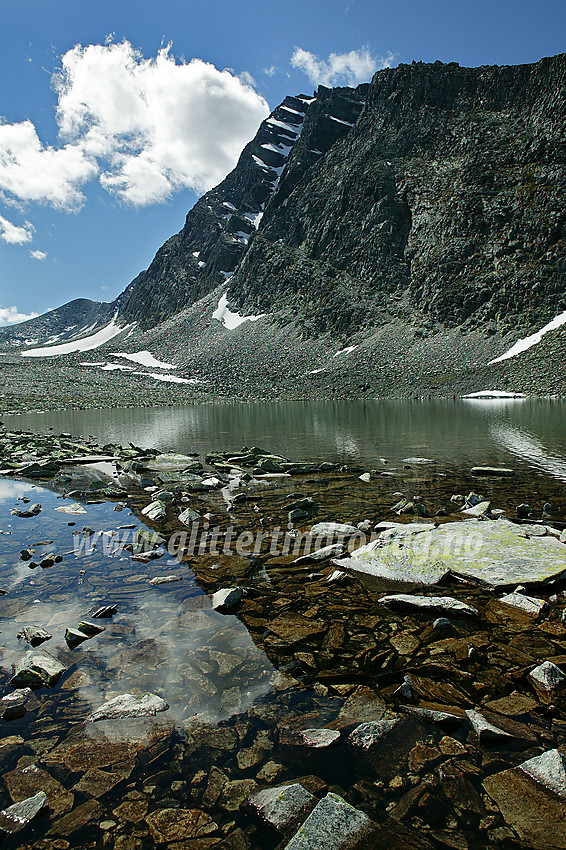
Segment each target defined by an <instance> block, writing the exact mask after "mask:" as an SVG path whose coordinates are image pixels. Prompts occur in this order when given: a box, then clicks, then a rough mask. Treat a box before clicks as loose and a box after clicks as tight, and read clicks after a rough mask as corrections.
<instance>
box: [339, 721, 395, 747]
mask: <svg viewBox="0 0 566 850" xmlns="http://www.w3.org/2000/svg"><path fill="white" fill-rule="evenodd" d="M398 723H399V718H395V719H393V720H372V721H370V722H369V723H360V725H359V726H356V728H355V729H354V731H353V732H351V733H350V735H348V741H349V742H350V743H351V744H352V745H353V746H354V747H359V748H360V749H361V750H369V749H371V748H372V747H374V746H375V745H376V744H378V743H379V742H380V741H381V740H382V739H383V738H385V737H386V735H388V734H389V732H391V731H392V730H393V729H394V728H395V726H397V724H398Z"/></svg>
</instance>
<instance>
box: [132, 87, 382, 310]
mask: <svg viewBox="0 0 566 850" xmlns="http://www.w3.org/2000/svg"><path fill="white" fill-rule="evenodd" d="M367 88H368V86H367V85H362V86H359V87H358V88H357V89H350V88H338V89H327V88H325V87H322V86H321V88H320V89H319V92H318V94H317V97H316V98H310V97H307V96H306V95H299V96H297V97H286V98H285V100H284V101H283V103H281V104H280V106H278V107H277V108H276V109H275V110H274V111H273V112H272V113H271V115H270V116H269V118H268V119H267V120H266V121H263V122H262V124H261V125H260V128H259V130H258V132H257V134H256V136H255V138H254V139H253V140H252V141H251V142H250V143H249V144H248V145H246V147H245V148H244V150H243V152H242V155H241V156H240V159H239V161H238V164H237V166H236V168H235V169H234V170H233V171H232V172H231V173H230V174H229V175H228V177H226V179H225V180H223V182H222V183H221V184H220V185H219V186H217V187H216V188H215V189H212V190H211V191H209V192H207V193H206V194H205V195H203V197H202V198H201V199H200V200H199V201H198V202H197V203H196V204H195V206H194V207H193V209H192V210H191V211H190V212H189V214H188V215H187V219H186V222H185V226H184V227H183V229H182V230H181V231H180V233H178V234H176V235H175V236H172V237H171V239H169V240H168V241H167V242H166V243H165V245H163V247H162V248H160V249H159V251H158V252H157V255H156V256H155V259H154V260H153V262H152V263H151V265H150V267H149V268H148V269H147V271H145V272H142V273H141V274H140V275H139V276H138V277H137V278H136V279H135V280H134V281H133V282H132V283H131V284H130V286H129V287H128V288H127V289H126V290H125V292H124V293H123V294H122V295H121V296H120V298H119V299H118V301H117V303H118V304H119V307H120V315H121V316H122V317H123V318H124V319H126V320H127V321H128V322H130V321H138V322H139V323H140V326H141V327H153V326H154V325H156V324H158V323H159V322H161V321H163V320H164V319H167V318H168V317H169V316H172V315H174V314H175V313H177V312H178V311H179V310H181V309H182V308H183V307H186V306H187V305H190V304H193V303H195V302H196V301H198V300H199V298H201V297H202V296H203V295H206V294H207V293H208V292H211V291H212V290H213V289H215V288H216V287H217V286H218V284H219V283H222V282H223V281H224V280H225V279H226V277H227V275H229V274H230V273H232V272H234V270H235V269H236V267H237V266H238V264H239V263H240V261H241V259H242V257H243V256H244V254H245V253H246V250H247V246H248V243H249V241H250V239H251V237H252V236H253V235H254V234H255V233H256V228H257V227H260V222H261V220H262V218H263V216H264V215H265V214H267V211H268V210H269V208H270V207H271V206H272V205H273V204H275V205H276V206H277V205H278V204H280V203H281V202H282V201H283V200H284V199H285V198H286V197H287V196H288V195H289V194H290V193H291V191H292V190H293V189H294V188H295V187H296V186H297V184H298V183H299V182H300V180H301V177H302V175H303V174H304V172H305V171H307V169H308V168H309V167H310V166H312V165H313V164H314V163H316V162H317V161H318V160H319V159H320V157H321V156H322V155H323V154H324V153H326V151H327V150H328V149H329V148H330V147H331V146H332V145H333V144H334V143H335V142H336V141H337V140H338V139H340V138H341V137H342V136H344V135H345V134H346V133H347V132H348V131H349V130H350V128H351V125H352V124H353V122H355V121H356V119H357V118H358V115H359V113H360V111H361V109H362V106H363V101H364V94H365V92H366V90H367ZM311 113H312V116H311ZM330 116H335V118H334V117H332V118H331V117H330ZM335 119H336V120H335ZM303 135H304V139H303ZM315 151H316V152H315ZM276 197H277V201H275V198H276Z"/></svg>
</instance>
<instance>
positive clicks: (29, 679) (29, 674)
mask: <svg viewBox="0 0 566 850" xmlns="http://www.w3.org/2000/svg"><path fill="white" fill-rule="evenodd" d="M66 669H67V668H66V667H65V665H64V664H61V662H60V661H59V660H58V659H57V658H54V657H53V655H51V654H50V653H49V652H35V651H34V650H31V649H30V650H28V652H26V654H25V655H24V657H23V658H22V659H20V660H19V661H18V662H16V664H14V675H13V676H12V678H11V679H10V684H11V685H13V687H15V688H26V687H30V688H42V687H49V688H52V687H53V686H54V685H56V684H57V682H58V681H59V678H60V676H61V674H62V673H64V672H65V670H66Z"/></svg>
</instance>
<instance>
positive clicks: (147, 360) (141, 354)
mask: <svg viewBox="0 0 566 850" xmlns="http://www.w3.org/2000/svg"><path fill="white" fill-rule="evenodd" d="M110 357H125V358H126V360H131V361H132V362H133V363H139V364H140V365H141V366H147V367H148V368H157V369H177V368H178V367H177V366H175V365H173V363H164V362H163V360H158V359H157V358H156V357H154V356H153V354H152V353H151V351H136V352H134V354H126V353H125V352H123V351H113V352H111V354H110Z"/></svg>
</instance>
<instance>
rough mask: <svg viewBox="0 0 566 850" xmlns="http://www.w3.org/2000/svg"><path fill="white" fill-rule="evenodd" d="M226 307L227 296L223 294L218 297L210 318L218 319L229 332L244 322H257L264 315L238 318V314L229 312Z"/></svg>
mask: <svg viewBox="0 0 566 850" xmlns="http://www.w3.org/2000/svg"><path fill="white" fill-rule="evenodd" d="M227 305H228V296H227V294H226V293H224V295H222V296H221V297H220V300H219V302H218V306H217V308H216V310H215V311H214V313H213V314H212V318H213V319H218V321H219V322H222V324H223V325H224V327H225V328H227V329H228V330H229V331H233V330H234V329H235V328H237V327H239V326H240V325H241V324H243V323H244V322H257V320H258V319H261V318H262V316H265V315H266V314H265V313H260V314H259V316H240V314H239V313H233V312H232V311H231V310H229V309H228V306H227Z"/></svg>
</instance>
